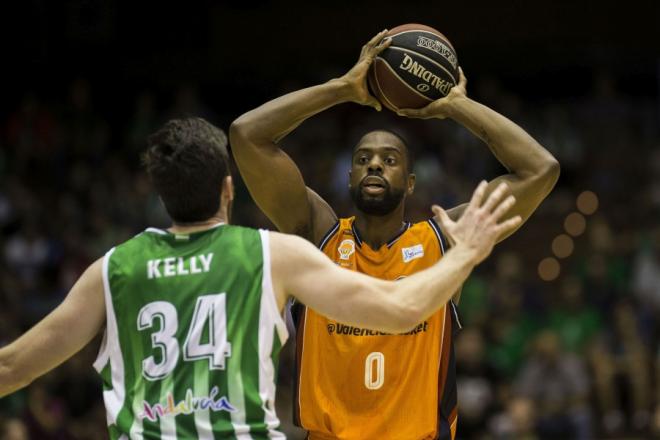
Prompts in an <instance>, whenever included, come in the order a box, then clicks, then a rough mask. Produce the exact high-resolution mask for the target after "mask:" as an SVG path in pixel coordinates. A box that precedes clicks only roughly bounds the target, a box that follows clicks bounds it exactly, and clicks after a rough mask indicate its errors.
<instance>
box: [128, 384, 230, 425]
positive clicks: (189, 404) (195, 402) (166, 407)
mask: <svg viewBox="0 0 660 440" xmlns="http://www.w3.org/2000/svg"><path fill="white" fill-rule="evenodd" d="M218 393H219V390H218V387H217V386H215V387H213V388H211V392H210V393H209V395H208V396H201V397H195V396H193V392H192V390H191V389H190V388H188V390H187V391H186V397H185V399H183V400H181V401H180V402H178V403H175V402H174V395H173V394H172V392H171V391H170V392H168V393H167V397H166V402H165V403H156V404H153V405H152V404H150V403H149V402H146V401H143V402H142V407H143V410H144V412H143V413H141V414H140V415H139V416H138V417H139V418H140V419H147V420H149V421H151V422H155V421H157V420H158V418H159V417H160V418H163V417H174V416H178V415H179V414H192V413H194V412H197V411H206V410H210V411H213V412H220V411H226V412H230V413H233V412H236V411H238V410H237V409H236V408H235V407H234V406H233V405H232V404H231V403H229V400H228V399H227V397H226V396H220V397H217V395H218Z"/></svg>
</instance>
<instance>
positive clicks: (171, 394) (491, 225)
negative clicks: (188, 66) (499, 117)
mask: <svg viewBox="0 0 660 440" xmlns="http://www.w3.org/2000/svg"><path fill="white" fill-rule="evenodd" d="M145 162H146V166H147V170H148V172H149V174H150V176H151V178H152V180H153V183H154V185H155V188H156V190H157V191H158V193H159V195H160V197H161V199H162V200H163V203H164V204H165V207H166V209H167V211H168V213H169V215H170V216H171V218H172V220H173V226H172V227H171V228H169V229H168V230H160V229H155V228H149V229H147V230H145V231H144V232H142V233H140V234H138V235H137V236H135V237H134V238H132V239H130V240H128V241H127V242H125V243H122V244H120V245H118V246H117V247H115V248H113V249H111V250H110V251H109V252H108V253H107V254H106V255H105V256H104V257H103V258H101V259H99V260H98V261H96V262H95V263H93V264H92V265H91V266H90V267H89V268H88V269H87V270H86V271H85V273H84V274H83V275H82V276H81V277H80V279H79V280H78V281H77V282H76V284H75V285H74V286H73V288H72V289H71V291H70V292H69V294H68V296H67V298H66V299H65V300H64V302H63V303H62V304H61V305H60V306H59V307H58V308H56V309H55V310H54V311H53V312H52V313H51V314H49V315H48V316H47V317H46V318H44V319H43V320H42V321H41V322H40V323H38V324H37V325H36V326H35V327H33V328H32V329H31V330H29V331H28V332H27V333H26V334H25V335H23V336H21V337H20V338H19V339H17V340H16V341H15V342H13V343H12V344H10V345H8V346H6V347H4V348H2V349H0V397H1V396H4V395H6V394H8V393H11V392H13V391H15V390H17V389H19V388H21V387H23V386H26V385H28V384H29V383H30V382H31V381H33V380H34V379H35V378H37V377H39V376H41V375H42V374H44V373H46V372H48V371H49V370H51V369H53V368H55V367H56V366H57V365H59V364H61V363H62V362H64V361H65V360H66V359H68V358H69V357H71V356H72V355H73V354H75V353H76V352H78V351H79V350H80V349H81V348H83V347H84V346H85V345H86V344H87V343H89V342H90V341H91V340H92V339H93V338H94V336H95V335H97V334H98V333H99V332H100V331H101V330H104V332H105V336H104V339H103V343H102V347H101V351H100V353H99V356H98V359H97V361H96V362H95V364H94V366H95V368H96V369H97V370H98V372H99V373H100V375H101V377H102V379H103V397H104V400H105V406H106V410H107V420H108V428H109V432H110V438H111V439H128V438H137V439H142V438H144V439H266V438H283V437H284V436H283V435H282V434H281V433H279V432H278V431H277V427H278V426H279V421H278V419H277V416H276V415H275V411H274V408H275V402H274V399H275V378H276V376H277V363H278V353H279V351H280V348H281V346H282V344H284V342H285V341H286V339H287V330H286V326H285V324H284V321H283V320H282V317H281V316H282V310H283V308H284V304H285V303H286V301H287V299H288V297H289V296H293V297H296V298H298V299H300V300H301V301H303V302H304V303H305V304H307V305H308V306H309V307H313V308H315V309H316V310H318V311H319V312H321V313H323V314H325V315H327V316H331V317H334V318H335V319H337V320H341V321H342V322H346V323H349V324H353V325H359V326H362V327H368V328H372V329H376V330H381V331H385V332H391V333H400V332H405V331H407V330H409V329H410V328H412V327H414V326H415V325H417V323H418V322H420V321H422V320H423V319H424V318H425V317H426V316H428V315H429V314H431V313H432V312H433V311H434V310H436V309H438V308H439V307H441V306H442V305H444V304H445V303H446V302H447V300H448V299H449V297H450V296H451V294H452V293H453V292H454V291H455V290H456V289H457V288H458V286H459V285H460V284H461V283H462V282H463V281H464V280H465V279H466V277H467V276H468V274H469V273H470V271H471V270H472V268H473V267H474V266H475V265H476V264H478V263H479V262H480V261H482V260H483V259H484V258H486V256H487V255H488V254H489V253H490V251H491V249H492V247H493V244H494V242H495V239H496V237H497V236H499V235H500V234H502V233H505V232H507V231H510V230H512V229H513V228H516V227H517V226H518V224H519V223H520V221H521V219H520V218H519V217H515V218H513V219H509V220H506V221H503V222H500V221H499V219H501V218H503V217H504V216H505V214H506V212H507V211H508V210H509V209H511V208H512V207H513V206H514V202H515V199H514V197H513V196H511V195H509V196H508V197H506V193H507V192H508V190H507V188H506V185H502V186H501V187H500V188H499V189H498V190H497V191H495V192H493V193H492V194H491V195H490V196H489V197H488V198H487V199H486V201H485V202H484V195H485V189H486V183H485V182H482V184H481V185H480V186H479V187H478V188H477V190H476V191H475V193H474V197H473V200H472V202H471V204H470V206H469V207H468V209H467V210H466V212H465V214H464V215H463V217H461V219H460V220H459V221H458V222H453V221H451V220H448V221H447V222H446V223H445V224H444V227H445V228H447V230H450V231H452V233H453V236H454V237H455V239H456V241H457V242H456V244H455V245H454V247H453V249H452V250H450V251H449V252H448V253H447V254H446V256H445V257H444V258H443V259H442V261H440V262H439V263H437V264H436V265H434V266H432V267H431V268H429V269H428V270H426V271H423V272H420V273H419V274H416V275H414V276H412V277H409V278H407V279H405V280H402V281H400V282H396V283H395V282H386V281H382V280H377V279H374V278H370V277H367V276H366V275H362V274H359V273H353V272H350V271H347V270H342V269H340V268H339V267H338V266H336V265H335V264H333V263H331V262H330V260H328V259H327V258H326V257H325V256H324V255H323V254H322V253H321V252H319V251H318V250H317V249H316V248H315V247H314V246H312V245H311V244H310V243H309V242H307V241H306V240H303V239H301V238H298V237H295V236H289V235H284V234H279V233H274V232H267V231H263V230H262V231H257V230H253V229H248V228H242V227H238V226H230V225H228V222H229V212H230V206H231V202H232V199H233V197H234V193H233V186H232V181H231V177H230V176H229V172H228V169H229V167H228V156H227V150H226V137H225V135H224V133H223V132H222V131H220V130H219V129H217V128H216V127H214V126H212V125H210V124H208V123H207V122H205V121H204V120H201V119H185V120H175V121H170V122H169V123H167V124H166V125H165V126H164V127H163V128H162V129H161V130H160V131H158V132H157V133H156V134H154V135H153V136H151V137H150V139H149V149H148V151H147V153H146V155H145ZM434 208H436V209H437V207H434ZM365 293H366V294H365Z"/></svg>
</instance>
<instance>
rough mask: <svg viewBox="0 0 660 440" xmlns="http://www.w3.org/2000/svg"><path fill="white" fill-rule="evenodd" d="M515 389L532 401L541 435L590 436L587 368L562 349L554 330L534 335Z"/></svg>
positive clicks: (538, 430) (578, 359)
mask: <svg viewBox="0 0 660 440" xmlns="http://www.w3.org/2000/svg"><path fill="white" fill-rule="evenodd" d="M514 390H515V394H516V395H519V396H522V397H525V398H527V399H530V400H531V401H532V402H534V404H535V406H536V410H537V419H538V423H537V432H538V434H539V436H540V438H542V439H543V438H565V439H568V438H575V439H583V440H588V439H592V438H593V432H592V429H591V414H590V411H589V407H588V403H589V379H588V374H587V371H586V369H585V367H584V365H583V363H582V361H581V360H580V358H579V357H577V356H576V355H575V354H572V353H569V352H564V351H562V350H561V347H560V342H559V337H558V336H557V334H556V333H554V332H553V331H551V330H544V331H542V332H541V333H540V334H539V335H538V336H537V338H536V340H535V344H534V350H533V353H532V356H531V357H530V358H529V359H528V360H527V362H526V363H525V365H524V366H523V367H522V369H521V371H520V374H519V376H518V378H517V379H516V381H515V384H514Z"/></svg>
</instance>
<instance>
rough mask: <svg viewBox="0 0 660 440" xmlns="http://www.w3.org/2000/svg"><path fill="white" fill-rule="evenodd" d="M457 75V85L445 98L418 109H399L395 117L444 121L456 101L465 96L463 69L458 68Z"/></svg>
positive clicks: (465, 87) (465, 85) (465, 82)
mask: <svg viewBox="0 0 660 440" xmlns="http://www.w3.org/2000/svg"><path fill="white" fill-rule="evenodd" d="M458 74H459V80H458V84H456V85H455V86H454V87H452V88H451V90H450V91H449V93H448V94H447V96H445V97H443V98H440V99H436V100H435V101H433V102H432V103H430V104H429V105H427V106H426V107H422V108H420V109H412V108H406V109H400V110H399V111H397V112H396V113H397V115H399V116H405V117H407V118H419V119H445V118H446V117H448V116H449V112H450V111H451V108H452V105H453V104H454V102H455V101H456V99H459V98H464V97H465V96H467V78H466V77H465V75H464V74H463V69H461V68H460V67H459V68H458Z"/></svg>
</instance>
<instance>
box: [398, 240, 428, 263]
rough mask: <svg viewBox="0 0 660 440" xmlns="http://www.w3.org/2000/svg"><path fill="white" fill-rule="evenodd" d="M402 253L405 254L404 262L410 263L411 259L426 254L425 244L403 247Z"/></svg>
mask: <svg viewBox="0 0 660 440" xmlns="http://www.w3.org/2000/svg"><path fill="white" fill-rule="evenodd" d="M401 254H402V255H403V262H404V263H408V262H409V261H412V260H415V259H417V258H422V257H423V256H424V246H422V245H421V244H416V245H415V246H410V247H406V248H403V249H401Z"/></svg>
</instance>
